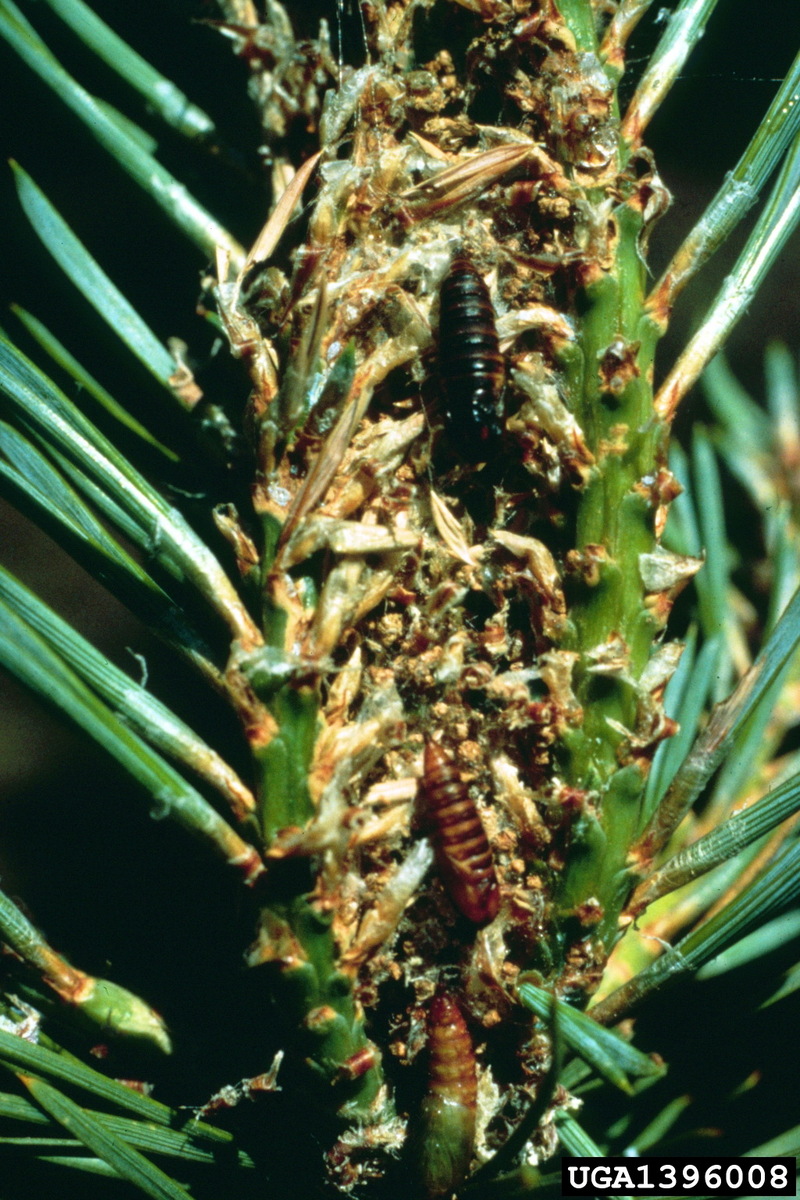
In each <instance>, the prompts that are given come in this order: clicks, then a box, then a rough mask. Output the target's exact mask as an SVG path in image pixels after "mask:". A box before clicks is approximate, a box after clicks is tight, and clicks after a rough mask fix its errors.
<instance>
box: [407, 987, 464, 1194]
mask: <svg viewBox="0 0 800 1200" xmlns="http://www.w3.org/2000/svg"><path fill="white" fill-rule="evenodd" d="M477 1094H478V1083H477V1073H476V1069H475V1052H474V1050H473V1047H472V1039H471V1038H470V1036H469V1031H468V1029H467V1025H466V1022H465V1020H464V1017H463V1016H462V1014H461V1011H460V1009H459V1007H458V1005H457V1004H456V1002H455V1000H453V999H452V997H451V996H448V995H447V994H446V993H445V992H441V991H440V992H437V993H436V995H435V996H434V998H433V1000H432V1001H431V1006H430V1009H429V1010H428V1092H427V1095H426V1097H425V1099H424V1100H423V1102H422V1106H421V1127H420V1131H419V1137H418V1147H417V1156H418V1167H419V1175H420V1182H421V1183H422V1186H423V1187H424V1189H425V1193H426V1195H427V1196H428V1197H430V1198H431V1200H432V1198H433V1197H437V1196H449V1195H450V1194H451V1193H452V1192H453V1190H454V1189H455V1188H457V1187H458V1186H459V1185H460V1184H461V1183H462V1182H463V1180H464V1179H465V1177H466V1175H467V1172H468V1170H469V1164H470V1160H471V1158H472V1150H473V1146H474V1143H475V1110H476V1104H477Z"/></svg>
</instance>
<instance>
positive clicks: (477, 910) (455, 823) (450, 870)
mask: <svg viewBox="0 0 800 1200" xmlns="http://www.w3.org/2000/svg"><path fill="white" fill-rule="evenodd" d="M422 784H423V791H424V798H425V815H426V817H427V820H428V824H429V826H430V830H431V839H432V841H433V846H434V850H435V852H436V862H437V865H438V868H439V874H440V875H441V877H442V881H443V883H444V885H445V887H446V888H447V890H448V893H449V895H450V898H451V900H452V901H453V903H454V904H455V906H456V908H457V909H458V910H459V911H460V912H461V913H463V914H464V916H465V917H467V918H468V919H469V920H470V921H474V922H475V924H476V925H485V924H486V923H487V922H488V921H493V920H494V918H495V917H496V916H497V910H498V908H499V906H500V891H499V889H498V886H497V876H496V875H495V870H494V862H493V861H492V852H491V850H490V848H489V843H488V841H487V840H486V833H485V831H484V828H483V825H482V824H481V819H480V817H479V815H478V810H477V809H476V807H475V805H474V803H473V801H472V800H471V799H470V796H469V793H468V791H467V788H466V785H465V784H464V782H463V780H462V779H461V776H460V774H459V772H458V768H457V767H456V765H455V763H454V762H453V760H452V759H451V758H450V757H449V755H447V754H446V753H445V751H444V750H442V748H441V747H440V746H437V745H436V744H435V743H434V742H428V744H427V745H426V747H425V757H424V774H423V777H422Z"/></svg>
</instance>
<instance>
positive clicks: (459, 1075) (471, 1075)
mask: <svg viewBox="0 0 800 1200" xmlns="http://www.w3.org/2000/svg"><path fill="white" fill-rule="evenodd" d="M428 1054H429V1059H428V1092H429V1094H430V1095H431V1096H436V1097H438V1098H439V1099H440V1100H444V1101H446V1102H447V1103H448V1104H460V1105H462V1107H464V1108H465V1109H468V1110H469V1111H471V1112H474V1111H475V1105H476V1103H477V1098H478V1079H477V1075H476V1071H475V1051H474V1050H473V1048H472V1039H471V1037H470V1036H469V1031H468V1029H467V1024H466V1021H465V1020H464V1018H463V1016H462V1015H461V1010H460V1008H459V1007H458V1005H457V1004H456V1002H455V1000H453V999H452V997H451V996H448V995H447V993H446V992H437V993H436V995H435V996H434V997H433V1000H432V1001H431V1006H430V1009H429V1010H428Z"/></svg>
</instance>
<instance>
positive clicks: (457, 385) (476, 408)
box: [439, 258, 505, 462]
mask: <svg viewBox="0 0 800 1200" xmlns="http://www.w3.org/2000/svg"><path fill="white" fill-rule="evenodd" d="M439 377H440V380H441V389H443V391H444V397H445V406H444V407H445V420H446V422H447V428H449V432H450V434H451V437H453V436H455V438H456V439H457V450H458V452H459V454H461V456H462V458H464V460H467V462H482V461H483V460H485V458H486V457H487V456H488V454H489V452H491V451H492V450H493V449H494V446H495V445H497V443H498V440H499V438H500V433H501V427H500V421H499V420H498V413H497V404H498V400H499V398H500V391H501V390H503V382H504V378H505V368H504V364H503V355H501V354H500V346H499V342H498V335H497V330H495V328H494V308H493V307H492V301H491V300H489V293H488V289H487V287H486V283H485V282H483V280H482V278H481V276H480V274H479V272H477V271H476V270H475V268H474V266H473V264H471V263H470V262H469V260H468V259H465V258H457V259H455V262H453V263H452V264H451V266H450V270H449V271H447V275H446V276H445V280H444V283H443V284H441V307H440V316H439Z"/></svg>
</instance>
